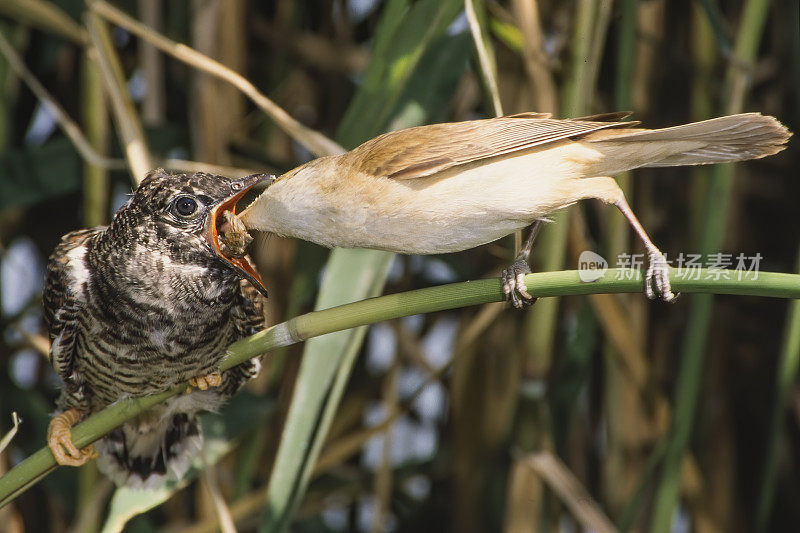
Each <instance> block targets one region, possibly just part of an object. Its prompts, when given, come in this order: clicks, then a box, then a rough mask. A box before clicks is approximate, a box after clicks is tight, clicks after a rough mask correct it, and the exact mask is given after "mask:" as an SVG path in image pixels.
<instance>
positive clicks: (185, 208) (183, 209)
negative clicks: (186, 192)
mask: <svg viewBox="0 0 800 533" xmlns="http://www.w3.org/2000/svg"><path fill="white" fill-rule="evenodd" d="M173 209H174V211H175V213H177V214H178V215H179V216H182V217H189V216H192V215H193V214H194V213H195V211H197V202H196V201H195V199H194V198H191V197H189V196H181V197H180V198H178V199H177V200H175V207H174V208H173Z"/></svg>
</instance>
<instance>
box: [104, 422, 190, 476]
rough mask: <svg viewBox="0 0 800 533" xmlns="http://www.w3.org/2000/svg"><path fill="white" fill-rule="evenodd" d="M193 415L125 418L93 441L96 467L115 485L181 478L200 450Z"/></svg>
mask: <svg viewBox="0 0 800 533" xmlns="http://www.w3.org/2000/svg"><path fill="white" fill-rule="evenodd" d="M201 443H202V437H201V434H200V426H199V423H198V420H197V418H196V417H195V416H194V415H191V414H186V413H178V414H173V415H170V416H168V417H167V418H166V419H164V420H159V419H151V420H138V419H135V420H134V421H132V422H128V423H126V424H124V425H122V426H121V427H119V428H117V429H116V430H114V431H113V432H111V433H110V434H109V435H108V436H106V437H105V438H103V439H102V440H100V441H99V442H98V443H96V447H97V451H98V452H99V455H100V456H99V458H98V467H99V468H100V470H101V471H102V472H103V473H104V474H106V475H107V476H108V477H110V478H111V479H113V480H114V482H115V483H116V484H117V485H127V486H130V487H141V488H151V487H153V488H154V487H158V486H161V485H163V483H164V482H165V481H170V480H173V481H176V480H179V479H181V478H182V477H183V476H184V475H185V474H186V472H187V470H188V469H189V466H190V464H191V460H192V459H193V458H194V456H195V455H196V454H197V452H198V451H199V450H200V447H201Z"/></svg>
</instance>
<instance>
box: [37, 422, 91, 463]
mask: <svg viewBox="0 0 800 533" xmlns="http://www.w3.org/2000/svg"><path fill="white" fill-rule="evenodd" d="M80 418H81V413H80V411H78V410H77V409H74V408H73V409H67V410H66V411H64V412H63V413H61V414H60V415H58V416H56V417H55V418H54V419H52V420H51V421H50V425H49V426H48V427H47V446H48V447H49V448H50V451H51V452H53V456H54V457H55V458H56V462H57V463H58V464H60V465H63V466H81V465H84V464H86V463H88V462H89V461H91V460H92V459H94V458H96V457H97V453H95V451H94V447H93V446H92V445H91V444H90V445H89V446H87V447H86V448H84V449H82V450H79V449H78V448H77V447H76V446H75V444H74V443H73V442H72V434H71V430H72V426H74V425H75V423H76V422H78V420H80Z"/></svg>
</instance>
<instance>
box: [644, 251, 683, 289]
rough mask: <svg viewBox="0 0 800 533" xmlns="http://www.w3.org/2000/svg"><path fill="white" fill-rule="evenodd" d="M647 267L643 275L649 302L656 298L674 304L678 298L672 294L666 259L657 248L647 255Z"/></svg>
mask: <svg viewBox="0 0 800 533" xmlns="http://www.w3.org/2000/svg"><path fill="white" fill-rule="evenodd" d="M647 257H648V265H647V273H646V274H645V281H644V291H645V294H647V297H648V298H650V299H651V300H652V299H654V298H656V297H658V298H660V299H661V300H663V301H665V302H674V301H675V299H676V298H677V297H678V296H679V295H677V294H675V293H673V292H672V290H671V288H670V283H669V265H668V264H667V259H666V257H664V254H662V253H661V252H660V251H659V250H658V249H657V248H655V249H652V250H650V251H649V252H648V254H647Z"/></svg>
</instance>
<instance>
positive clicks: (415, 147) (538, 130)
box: [344, 113, 638, 179]
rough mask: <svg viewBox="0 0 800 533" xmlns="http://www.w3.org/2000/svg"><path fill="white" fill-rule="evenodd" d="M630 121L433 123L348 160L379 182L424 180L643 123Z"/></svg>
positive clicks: (521, 117)
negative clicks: (454, 169)
mask: <svg viewBox="0 0 800 533" xmlns="http://www.w3.org/2000/svg"><path fill="white" fill-rule="evenodd" d="M625 116H627V113H606V114H603V115H593V116H590V117H585V118H580V119H567V120H558V119H553V118H548V117H547V116H546V115H542V114H538V113H521V114H518V115H511V116H507V117H500V118H492V119H485V120H470V121H465V122H450V123H445V124H432V125H429V126H420V127H416V128H409V129H405V130H398V131H392V132H389V133H385V134H383V135H381V136H379V137H376V138H374V139H372V140H370V141H367V142H365V143H364V144H362V145H361V146H359V147H357V148H355V149H354V150H352V151H351V152H349V153H348V154H346V155H345V156H344V157H347V158H349V160H350V162H351V163H352V164H353V165H354V166H355V167H356V168H358V169H359V170H361V171H362V172H364V173H366V174H370V175H372V176H375V177H387V178H394V179H414V178H421V177H424V176H429V175H431V174H434V173H436V172H440V171H442V170H446V169H448V168H450V167H454V166H457V165H463V164H467V163H471V162H473V161H479V160H481V159H486V158H489V157H495V156H500V155H504V154H509V153H512V152H517V151H519V150H526V149H529V148H533V147H535V146H541V145H544V144H548V143H553V142H557V141H562V140H565V139H573V138H578V137H582V136H584V135H587V134H589V133H592V132H595V131H599V130H604V129H608V128H619V127H631V126H635V125H637V124H638V122H620V121H619V120H620V119H621V118H624V117H625Z"/></svg>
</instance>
